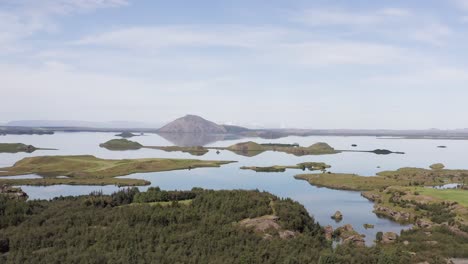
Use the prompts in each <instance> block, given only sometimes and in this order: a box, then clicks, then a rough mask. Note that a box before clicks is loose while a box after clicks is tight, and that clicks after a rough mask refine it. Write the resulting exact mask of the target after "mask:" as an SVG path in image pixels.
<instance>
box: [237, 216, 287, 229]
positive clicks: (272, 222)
mask: <svg viewBox="0 0 468 264" xmlns="http://www.w3.org/2000/svg"><path fill="white" fill-rule="evenodd" d="M278 219H279V217H277V216H273V215H267V216H261V217H257V218H247V219H244V220H242V221H240V222H239V224H240V225H241V226H244V227H247V228H253V229H254V230H255V231H256V232H265V231H267V230H268V229H272V230H279V229H280V228H281V227H280V225H279V224H278V223H277V221H278Z"/></svg>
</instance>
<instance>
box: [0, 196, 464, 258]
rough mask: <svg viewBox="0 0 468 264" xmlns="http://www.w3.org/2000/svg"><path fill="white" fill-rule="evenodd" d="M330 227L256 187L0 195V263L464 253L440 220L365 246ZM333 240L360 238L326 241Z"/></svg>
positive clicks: (349, 234)
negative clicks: (335, 239)
mask: <svg viewBox="0 0 468 264" xmlns="http://www.w3.org/2000/svg"><path fill="white" fill-rule="evenodd" d="M187 201H190V202H187ZM327 228H328V227H327ZM327 228H323V227H322V226H320V225H319V224H318V223H316V222H315V221H314V219H313V218H312V217H311V216H310V215H309V214H308V213H307V211H306V209H305V208H304V207H303V206H302V205H300V204H299V203H297V202H294V201H292V200H291V199H281V198H278V197H276V196H274V195H272V194H269V193H266V192H259V191H243V190H232V191H226V190H222V191H213V190H203V189H200V188H194V189H192V190H190V191H162V190H160V189H159V188H157V187H156V188H149V189H148V190H147V191H146V192H140V191H138V189H136V188H128V189H123V190H121V191H119V192H116V193H113V194H111V195H103V194H102V193H100V192H94V193H91V194H89V195H82V196H78V197H72V196H69V197H60V198H57V199H53V200H48V201H46V200H33V201H27V200H26V199H24V198H11V197H9V196H4V195H1V194H0V262H2V263H55V262H56V261H57V260H60V262H64V263H81V262H86V263H136V262H139V263H152V262H157V263H272V264H273V263H320V264H325V263H350V264H351V263H420V262H424V261H428V263H446V262H447V259H448V258H451V257H460V258H461V257H467V255H468V251H467V250H466V249H467V241H468V239H466V238H462V237H453V236H451V235H450V234H449V233H448V232H447V228H446V227H443V226H441V227H439V228H437V229H435V230H434V231H433V232H432V234H431V236H430V237H428V236H427V235H426V234H425V230H423V229H413V230H409V231H404V232H402V233H401V236H388V235H387V234H384V235H382V234H378V235H377V237H376V240H377V241H381V242H379V243H376V244H375V245H373V246H371V247H366V246H365V245H364V244H363V243H362V237H361V236H360V235H359V234H357V232H355V231H354V230H353V229H352V227H351V226H349V225H345V226H343V227H341V228H337V229H336V230H335V231H334V232H333V234H330V233H327V230H326V229H327ZM227 234H229V235H227ZM332 236H333V237H342V238H345V239H346V241H350V242H353V241H360V242H359V243H341V244H338V245H337V246H336V247H333V246H332V241H331V240H330V239H329V238H331V237H332ZM389 237H390V238H391V240H389ZM385 241H389V242H388V243H387V242H385ZM428 242H430V243H428Z"/></svg>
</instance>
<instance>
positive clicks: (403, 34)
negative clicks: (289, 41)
mask: <svg viewBox="0 0 468 264" xmlns="http://www.w3.org/2000/svg"><path fill="white" fill-rule="evenodd" d="M467 1H468V0H467ZM292 20H294V21H297V22H301V23H303V24H304V25H307V26H310V27H313V28H323V29H326V30H329V32H330V34H333V33H334V32H339V33H336V34H339V35H341V36H365V37H385V38H386V39H387V40H390V41H395V42H401V41H402V40H404V41H417V42H424V43H428V44H434V45H441V44H443V43H445V42H446V41H447V39H448V38H449V37H450V36H451V35H452V30H451V29H450V28H449V27H448V26H446V25H444V24H443V23H441V22H440V21H438V19H436V18H434V17H430V16H427V15H421V14H419V13H414V12H412V11H411V10H408V9H403V8H382V9H376V10H369V11H365V12H363V11H359V12H356V11H353V10H350V9H310V10H306V11H303V12H299V13H298V14H295V15H294V16H293V17H292ZM338 28H339V30H337V29H338ZM334 30H335V31H334Z"/></svg>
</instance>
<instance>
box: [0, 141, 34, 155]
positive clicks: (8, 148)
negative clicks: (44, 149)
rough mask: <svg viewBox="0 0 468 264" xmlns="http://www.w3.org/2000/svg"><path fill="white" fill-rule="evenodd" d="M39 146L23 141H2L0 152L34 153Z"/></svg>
mask: <svg viewBox="0 0 468 264" xmlns="http://www.w3.org/2000/svg"><path fill="white" fill-rule="evenodd" d="M36 150H37V148H36V147H34V146H32V145H26V144H23V143H0V153H18V152H27V153H32V152H34V151H36Z"/></svg>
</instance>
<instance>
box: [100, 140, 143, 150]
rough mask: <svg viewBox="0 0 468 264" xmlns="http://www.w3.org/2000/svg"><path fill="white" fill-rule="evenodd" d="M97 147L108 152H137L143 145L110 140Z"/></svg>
mask: <svg viewBox="0 0 468 264" xmlns="http://www.w3.org/2000/svg"><path fill="white" fill-rule="evenodd" d="M99 146H100V147H101V148H106V149H108V150H137V149H141V148H143V145H141V144H140V143H138V142H135V141H131V140H128V139H124V138H122V139H111V140H109V141H107V142H105V143H102V144H100V145H99Z"/></svg>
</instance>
